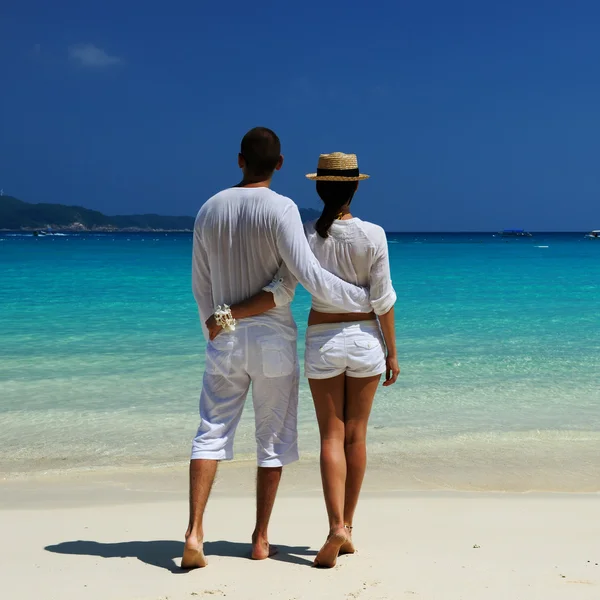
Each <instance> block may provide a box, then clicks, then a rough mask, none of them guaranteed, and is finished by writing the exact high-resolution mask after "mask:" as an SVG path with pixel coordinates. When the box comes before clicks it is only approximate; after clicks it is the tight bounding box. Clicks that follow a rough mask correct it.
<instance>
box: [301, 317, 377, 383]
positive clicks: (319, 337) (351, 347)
mask: <svg viewBox="0 0 600 600" xmlns="http://www.w3.org/2000/svg"><path fill="white" fill-rule="evenodd" d="M342 373H346V375H347V376H348V377H373V376H374V375H381V374H382V373H385V349H384V343H383V339H382V336H381V331H380V329H379V323H378V322H377V321H375V320H373V321H358V322H350V323H327V324H324V325H311V326H310V327H309V328H308V329H307V330H306V349H305V354H304V374H305V375H306V377H308V379H329V378H331V377H337V376H338V375H341V374H342Z"/></svg>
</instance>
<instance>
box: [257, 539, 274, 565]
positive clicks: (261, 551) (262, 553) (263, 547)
mask: <svg viewBox="0 0 600 600" xmlns="http://www.w3.org/2000/svg"><path fill="white" fill-rule="evenodd" d="M275 554H277V546H271V544H269V541H268V540H267V539H265V538H263V537H260V536H256V535H253V536H252V560H265V559H267V558H269V557H271V556H274V555H275Z"/></svg>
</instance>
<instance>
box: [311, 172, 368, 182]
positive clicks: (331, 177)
mask: <svg viewBox="0 0 600 600" xmlns="http://www.w3.org/2000/svg"><path fill="white" fill-rule="evenodd" d="M369 177H370V175H367V174H366V173H361V174H360V175H358V176H357V177H342V176H340V175H317V174H316V173H308V175H306V179H310V180H311V181H362V180H363V179H369Z"/></svg>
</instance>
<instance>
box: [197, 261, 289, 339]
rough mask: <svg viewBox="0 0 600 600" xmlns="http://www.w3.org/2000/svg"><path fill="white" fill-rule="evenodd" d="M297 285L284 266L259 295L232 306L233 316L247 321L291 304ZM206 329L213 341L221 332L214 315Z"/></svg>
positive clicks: (208, 320) (207, 323)
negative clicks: (249, 318)
mask: <svg viewBox="0 0 600 600" xmlns="http://www.w3.org/2000/svg"><path fill="white" fill-rule="evenodd" d="M297 283H298V282H297V281H296V279H295V278H294V276H293V275H292V274H291V273H290V272H289V270H288V269H287V267H286V266H285V265H282V266H281V268H280V269H279V272H278V273H277V275H275V277H274V278H273V280H272V281H271V283H269V284H268V285H266V286H265V287H264V288H263V289H262V290H261V291H260V292H258V294H254V296H252V297H251V298H248V299H247V300H243V301H242V302H238V303H237V304H234V305H233V306H231V307H230V309H231V316H232V317H233V318H234V319H236V320H237V319H247V318H248V317H255V316H256V315H262V314H263V313H265V312H267V311H268V310H271V309H272V308H275V307H276V306H285V305H286V304H290V303H291V301H292V300H293V299H294V294H295V291H296V285H297ZM206 327H207V329H208V334H209V339H211V340H214V339H215V337H217V335H219V333H220V332H221V327H220V326H219V325H217V323H216V321H215V316H214V315H211V316H210V317H209V318H208V319H207V321H206Z"/></svg>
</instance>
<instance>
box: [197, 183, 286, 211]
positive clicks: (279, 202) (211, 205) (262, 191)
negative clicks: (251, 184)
mask: <svg viewBox="0 0 600 600" xmlns="http://www.w3.org/2000/svg"><path fill="white" fill-rule="evenodd" d="M240 199H248V200H251V199H254V200H259V201H262V202H264V203H266V204H267V205H268V206H269V207H273V208H274V209H280V210H285V209H287V208H289V207H290V206H296V203H295V202H294V201H293V200H292V199H291V198H288V197H287V196H283V195H282V194H278V193H277V192H275V191H273V190H272V189H270V188H266V187H260V188H240V187H232V188H226V189H224V190H221V191H220V192H217V193H216V194H215V195H214V196H211V197H210V198H209V199H208V200H207V201H206V202H205V203H204V204H203V205H202V207H201V208H200V210H199V211H198V215H200V214H203V213H207V212H209V211H211V210H214V209H216V208H218V207H220V206H221V205H223V204H225V203H227V202H231V201H237V200H240Z"/></svg>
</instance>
